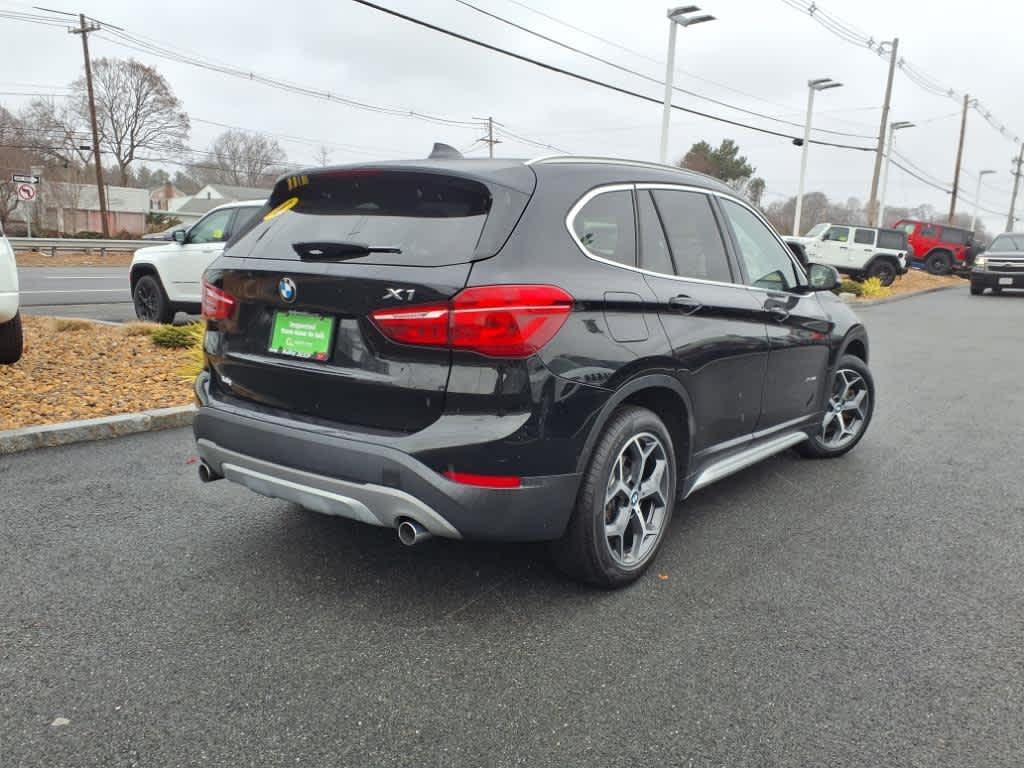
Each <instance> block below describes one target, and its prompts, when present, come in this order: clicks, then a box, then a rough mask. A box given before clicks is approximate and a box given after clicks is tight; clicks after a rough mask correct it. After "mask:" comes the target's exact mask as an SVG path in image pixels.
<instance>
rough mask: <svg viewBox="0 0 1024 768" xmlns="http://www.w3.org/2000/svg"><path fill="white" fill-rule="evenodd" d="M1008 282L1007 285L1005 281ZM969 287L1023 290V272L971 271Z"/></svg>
mask: <svg viewBox="0 0 1024 768" xmlns="http://www.w3.org/2000/svg"><path fill="white" fill-rule="evenodd" d="M1007 280H1009V281H1010V282H1009V283H1007V282H1005V281H1007ZM971 285H976V286H980V287H982V288H1024V272H988V271H985V272H981V271H979V270H976V269H975V270H972V271H971Z"/></svg>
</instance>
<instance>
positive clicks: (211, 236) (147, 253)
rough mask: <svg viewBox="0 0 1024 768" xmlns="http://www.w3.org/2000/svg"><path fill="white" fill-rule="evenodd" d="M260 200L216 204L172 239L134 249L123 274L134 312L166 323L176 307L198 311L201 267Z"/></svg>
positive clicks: (256, 208)
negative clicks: (128, 277)
mask: <svg viewBox="0 0 1024 768" xmlns="http://www.w3.org/2000/svg"><path fill="white" fill-rule="evenodd" d="M263 204H264V201H262V200H253V201H248V202H237V203H227V204H225V205H221V206H218V207H217V208H214V209H213V210H212V211H210V212H209V213H208V214H206V215H205V216H203V218H201V219H200V220H199V221H197V222H196V223H195V224H193V225H192V226H191V227H190V228H189V229H184V228H183V229H176V230H174V240H173V242H169V243H165V244H162V245H154V246H152V247H150V248H140V249H139V250H137V251H136V252H135V255H134V256H133V257H132V266H131V272H130V273H129V274H130V279H131V290H132V303H134V305H135V315H136V316H137V317H138V318H139V319H140V320H148V321H149V322H154V323H169V322H171V321H172V320H174V315H175V314H176V313H177V312H179V311H180V312H186V313H188V314H190V315H197V314H199V304H200V302H201V301H202V285H203V272H204V271H206V268H207V267H208V266H210V263H211V262H212V261H213V260H214V259H216V258H217V257H218V256H220V254H221V253H222V252H223V251H224V244H225V243H226V242H227V241H228V240H229V239H230V238H231V236H232V235H233V234H234V233H236V232H238V231H240V230H241V229H243V228H244V227H245V226H246V225H247V224H249V223H250V222H251V221H252V219H253V217H255V216H256V214H257V213H258V212H259V211H260V209H261V208H262V207H263Z"/></svg>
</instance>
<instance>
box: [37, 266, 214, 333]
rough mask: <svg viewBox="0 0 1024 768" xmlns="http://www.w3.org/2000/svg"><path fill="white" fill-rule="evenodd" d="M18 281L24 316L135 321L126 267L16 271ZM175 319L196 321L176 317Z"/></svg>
mask: <svg viewBox="0 0 1024 768" xmlns="http://www.w3.org/2000/svg"><path fill="white" fill-rule="evenodd" d="M18 281H19V283H20V287H21V302H22V307H23V310H24V312H25V314H29V315H48V316H51V317H84V318H89V319H91V320H106V321H109V322H115V323H123V322H126V321H129V320H134V319H135V309H134V308H133V306H132V297H131V293H130V292H129V290H128V268H127V267H19V268H18ZM177 319H178V320H179V321H181V322H185V321H186V320H189V319H192V320H194V319H196V318H194V317H192V318H190V317H189V316H187V315H185V314H182V313H179V314H178V317H177Z"/></svg>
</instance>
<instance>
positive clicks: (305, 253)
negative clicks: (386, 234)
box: [292, 242, 402, 261]
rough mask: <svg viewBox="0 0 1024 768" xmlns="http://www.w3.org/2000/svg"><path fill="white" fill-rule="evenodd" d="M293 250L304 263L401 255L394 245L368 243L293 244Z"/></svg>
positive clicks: (399, 249)
mask: <svg viewBox="0 0 1024 768" xmlns="http://www.w3.org/2000/svg"><path fill="white" fill-rule="evenodd" d="M292 248H294V249H295V252H296V253H297V254H299V258H300V259H302V260H303V261H344V260H345V259H358V258H359V257H360V256H368V255H369V254H371V253H401V252H402V249H401V248H396V247H395V246H393V245H367V244H366V243H338V242H317V243H292Z"/></svg>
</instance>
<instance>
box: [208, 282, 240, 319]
mask: <svg viewBox="0 0 1024 768" xmlns="http://www.w3.org/2000/svg"><path fill="white" fill-rule="evenodd" d="M202 307H203V310H202V312H203V318H204V319H205V320H227V319H228V318H229V317H231V315H233V314H234V312H235V297H234V296H232V295H231V294H230V293H228V292H227V291H222V290H221V289H220V288H218V287H217V286H215V285H210V284H209V283H208V282H206V281H205V280H204V281H203V303H202Z"/></svg>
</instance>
